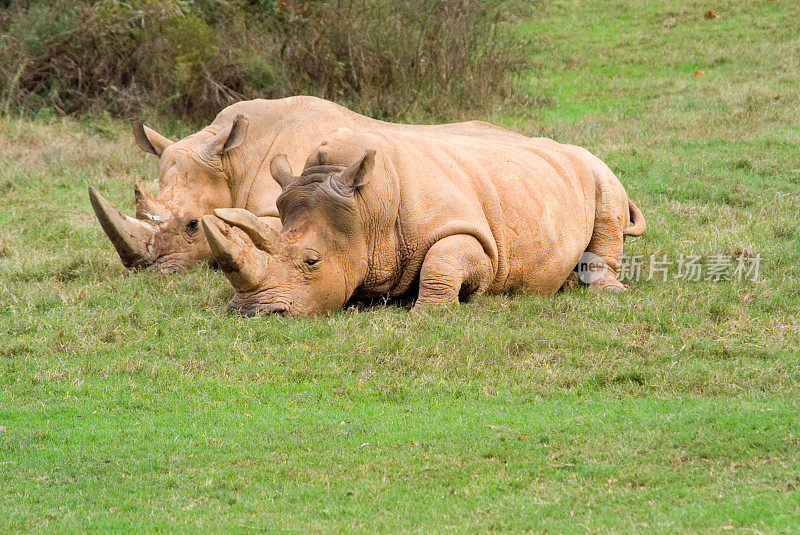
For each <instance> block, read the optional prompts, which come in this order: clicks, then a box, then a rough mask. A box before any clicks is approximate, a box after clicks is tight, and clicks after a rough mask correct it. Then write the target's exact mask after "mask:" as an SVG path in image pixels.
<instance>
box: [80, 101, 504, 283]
mask: <svg viewBox="0 0 800 535" xmlns="http://www.w3.org/2000/svg"><path fill="white" fill-rule="evenodd" d="M343 126H346V127H369V128H388V129H398V130H414V131H428V132H438V131H441V132H458V133H460V134H463V135H473V136H500V137H506V136H509V137H514V136H517V135H518V134H515V133H514V132H511V131H509V130H505V129H503V128H499V127H495V126H492V125H490V124H488V123H482V122H480V121H470V122H466V123H453V124H446V125H431V126H425V125H400V124H392V123H385V122H382V121H378V120H375V119H370V118H368V117H365V116H363V115H359V114H357V113H355V112H352V111H350V110H348V109H347V108H344V107H342V106H339V105H337V104H334V103H333V102H329V101H326V100H323V99H319V98H315V97H308V96H297V97H289V98H285V99H277V100H263V99H257V100H250V101H243V102H239V103H236V104H233V105H231V106H228V107H227V108H225V109H224V110H222V111H221V112H220V113H219V115H217V117H216V119H215V120H214V122H212V123H211V124H210V125H208V126H207V127H205V128H204V129H202V130H201V131H199V132H196V133H194V134H192V135H190V136H187V137H185V138H183V139H181V140H180V141H174V142H173V141H172V140H169V139H167V138H165V137H164V136H162V135H161V134H159V133H158V132H155V131H154V130H151V129H150V128H147V127H146V126H144V125H143V124H142V122H141V121H140V120H134V121H133V132H134V137H135V139H136V143H137V144H138V146H139V147H141V148H142V149H143V150H145V151H146V152H149V153H151V154H154V155H156V156H158V157H159V158H160V164H159V193H158V198H155V197H153V196H152V195H151V194H149V193H148V192H147V191H146V190H145V189H144V188H143V187H142V185H141V184H139V183H138V182H137V184H136V186H135V188H134V194H135V204H136V217H135V218H133V217H128V216H125V215H123V214H122V213H121V212H120V211H118V210H117V209H115V208H114V207H113V206H112V205H111V203H109V202H108V201H107V200H105V199H104V198H103V197H102V196H101V195H100V193H98V191H97V190H96V189H95V188H92V187H90V188H89V197H90V200H91V203H92V207H93V208H94V211H95V214H96V215H97V218H98V220H99V221H100V224H101V226H102V227H103V230H104V231H105V233H106V235H107V236H108V237H109V238H110V240H111V243H112V244H113V245H114V247H115V248H116V250H117V253H118V254H119V256H120V259H121V260H122V263H123V264H124V265H125V266H126V267H128V268H131V269H134V268H146V267H151V268H156V269H159V270H161V271H163V272H177V271H182V270H184V269H186V268H188V267H190V266H192V265H194V264H196V263H197V262H199V261H201V260H204V259H210V258H211V250H210V249H209V247H208V244H207V242H206V239H205V237H204V235H203V232H202V230H201V229H200V224H199V222H200V218H201V217H202V216H203V215H205V214H210V213H211V211H212V210H213V209H215V208H223V207H241V208H246V209H247V210H249V211H250V212H253V213H254V214H257V215H259V216H277V210H276V207H275V199H276V198H277V196H278V194H279V193H280V191H281V190H280V187H279V186H278V184H277V183H276V182H275V181H274V180H273V179H272V175H271V174H270V170H269V162H270V161H271V159H272V158H273V157H274V156H275V155H277V154H280V153H286V154H287V155H288V158H289V161H290V162H291V163H292V164H293V165H298V166H299V165H302V163H303V161H304V160H305V157H306V156H307V155H308V153H309V152H310V151H311V150H312V149H314V148H315V147H317V146H318V145H319V144H320V142H321V140H322V138H323V136H324V135H325V134H328V133H329V132H331V131H332V130H334V129H335V128H337V127H343ZM274 223H275V224H278V221H277V219H276V220H275V221H274Z"/></svg>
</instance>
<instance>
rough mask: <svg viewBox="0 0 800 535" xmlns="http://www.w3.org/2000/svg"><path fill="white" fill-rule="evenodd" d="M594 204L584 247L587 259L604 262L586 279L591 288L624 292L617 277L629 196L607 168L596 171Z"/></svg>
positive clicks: (627, 218)
mask: <svg viewBox="0 0 800 535" xmlns="http://www.w3.org/2000/svg"><path fill="white" fill-rule="evenodd" d="M596 179H597V185H596V190H595V191H596V205H595V221H594V229H593V231H592V239H591V240H590V241H589V245H588V246H587V247H586V252H587V253H591V254H590V255H586V256H588V257H589V262H594V263H600V264H604V269H600V270H595V271H594V272H593V274H592V275H593V276H592V277H591V280H590V281H589V289H590V290H606V291H612V292H626V291H628V287H627V286H625V285H624V284H622V283H621V282H620V281H619V278H618V277H619V269H620V263H621V260H622V247H623V243H624V238H625V235H624V234H625V233H624V230H625V229H626V228H627V227H628V225H629V223H630V212H629V207H628V196H627V194H626V193H625V189H624V188H623V187H622V184H621V183H620V182H619V180H618V179H617V177H616V176H614V174H613V173H612V172H611V170H610V169H608V168H607V167H605V165H603V169H601V170H599V171H598V172H596Z"/></svg>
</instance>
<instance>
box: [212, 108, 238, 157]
mask: <svg viewBox="0 0 800 535" xmlns="http://www.w3.org/2000/svg"><path fill="white" fill-rule="evenodd" d="M247 126H248V121H247V117H245V116H244V115H242V114H239V115H237V116H236V118H235V119H234V120H233V122H232V123H231V124H230V126H226V127H225V128H223V129H222V130H221V131H220V132H219V133H217V134H216V135H215V136H214V137H212V138H211V139H210V140H209V142H208V145H207V146H206V151H207V152H208V154H213V155H217V156H221V155H222V154H223V153H226V152H228V151H229V150H231V149H235V148H236V147H238V146H239V145H241V144H242V141H244V138H245V136H246V135H247Z"/></svg>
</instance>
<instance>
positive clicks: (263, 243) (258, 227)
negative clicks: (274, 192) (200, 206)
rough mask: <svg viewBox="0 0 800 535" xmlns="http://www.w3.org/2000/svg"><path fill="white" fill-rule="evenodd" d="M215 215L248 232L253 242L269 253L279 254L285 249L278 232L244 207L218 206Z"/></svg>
mask: <svg viewBox="0 0 800 535" xmlns="http://www.w3.org/2000/svg"><path fill="white" fill-rule="evenodd" d="M214 215H216V216H217V217H218V218H220V219H222V220H223V221H225V222H226V223H228V224H229V225H233V226H234V227H238V228H240V229H242V230H243V231H244V233H245V234H247V235H248V236H249V237H250V239H251V240H253V243H254V244H255V245H256V247H258V248H259V249H261V250H262V251H265V252H267V253H269V254H277V253H279V252H281V251H282V250H283V248H284V247H285V244H284V242H283V238H282V237H281V235H280V234H278V232H277V231H276V230H275V229H273V228H272V227H269V226H267V225H265V224H264V223H262V222H261V221H259V220H258V218H257V217H256V216H254V215H253V214H252V212H250V211H248V210H244V209H242V208H217V209H215V210H214Z"/></svg>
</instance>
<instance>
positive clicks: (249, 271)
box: [202, 215, 266, 292]
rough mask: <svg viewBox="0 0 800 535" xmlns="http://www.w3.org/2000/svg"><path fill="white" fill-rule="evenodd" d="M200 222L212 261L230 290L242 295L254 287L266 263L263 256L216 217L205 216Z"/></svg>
mask: <svg viewBox="0 0 800 535" xmlns="http://www.w3.org/2000/svg"><path fill="white" fill-rule="evenodd" d="M202 221H203V231H204V232H205V234H206V240H208V244H209V245H210V246H211V251H212V252H213V253H214V258H215V259H216V260H217V263H218V264H219V267H220V269H222V271H224V272H225V274H226V276H227V277H228V280H229V281H230V282H231V284H232V285H233V287H234V288H235V289H236V290H238V291H245V292H246V291H248V290H251V289H253V288H256V287H258V285H259V283H261V281H262V280H263V279H264V277H265V276H266V273H265V270H266V263H265V262H264V258H263V256H262V255H264V254H265V253H264V252H262V251H261V250H260V249H257V248H255V247H253V244H252V243H248V240H247V238H245V237H243V236H242V235H241V234H240V233H237V232H235V230H234V229H233V228H232V227H231V225H228V224H227V223H226V222H225V221H223V220H222V219H221V218H220V217H217V216H215V215H205V216H203V219H202ZM256 221H258V220H256ZM259 224H260V223H259ZM248 235H249V234H248Z"/></svg>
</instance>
